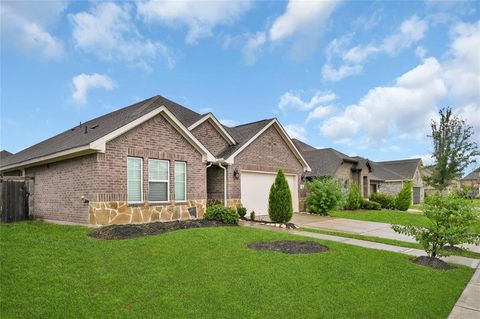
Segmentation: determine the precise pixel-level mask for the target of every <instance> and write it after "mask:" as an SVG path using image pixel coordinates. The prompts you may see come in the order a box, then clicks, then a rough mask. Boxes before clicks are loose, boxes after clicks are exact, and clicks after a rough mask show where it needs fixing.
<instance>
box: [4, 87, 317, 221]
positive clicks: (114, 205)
mask: <svg viewBox="0 0 480 319" xmlns="http://www.w3.org/2000/svg"><path fill="white" fill-rule="evenodd" d="M280 168H281V169H284V171H285V173H286V177H287V180H288V182H289V186H290V188H291V190H292V196H293V205H294V210H295V211H299V192H300V189H301V188H302V185H301V179H300V177H301V176H302V175H303V174H304V172H306V171H309V170H310V167H309V166H308V164H307V162H306V161H305V159H304V158H303V156H302V154H301V153H300V152H299V151H298V150H297V148H296V147H295V145H294V144H293V142H292V141H291V140H290V138H289V137H288V135H287V134H286V132H285V130H284V129H283V127H282V126H281V125H280V123H279V122H278V121H277V120H276V119H269V120H262V121H258V122H253V123H248V124H245V125H240V126H237V127H232V128H229V127H226V126H224V125H222V124H220V123H219V121H218V120H217V119H216V118H215V116H214V115H213V114H211V113H207V114H203V115H201V114H198V113H196V112H194V111H192V110H190V109H187V108H185V107H183V106H181V105H179V104H177V103H174V102H172V101H170V100H168V99H165V98H163V97H161V96H154V97H152V98H149V99H147V100H144V101H142V102H139V103H136V104H133V105H131V106H128V107H125V108H122V109H120V110H117V111H115V112H112V113H109V114H106V115H103V116H101V117H98V118H96V119H93V120H90V121H88V122H86V123H83V124H81V125H79V126H76V127H73V128H71V129H69V130H67V131H65V132H63V133H61V134H59V135H56V136H54V137H52V138H49V139H47V140H45V141H43V142H40V143H38V144H36V145H33V146H31V147H29V148H27V149H25V150H23V151H20V152H18V153H16V154H13V155H11V156H9V157H7V158H5V159H4V160H3V159H2V163H1V166H0V171H1V172H2V174H12V173H14V172H21V175H23V176H26V177H32V178H34V194H33V196H34V207H33V215H34V216H35V217H37V218H42V219H52V220H60V221H67V222H76V223H90V224H121V223H137V222H139V223H140V222H150V221H156V220H162V221H166V220H177V219H189V218H201V217H203V214H204V212H205V209H206V206H207V204H208V203H213V202H220V203H224V204H226V205H228V206H239V205H240V204H242V205H243V206H245V207H246V208H247V209H248V210H249V211H251V210H255V211H256V213H257V215H262V214H266V213H267V206H268V193H269V190H270V186H271V184H272V183H273V180H274V179H275V174H276V172H277V171H278V169H280Z"/></svg>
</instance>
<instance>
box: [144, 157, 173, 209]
mask: <svg viewBox="0 0 480 319" xmlns="http://www.w3.org/2000/svg"><path fill="white" fill-rule="evenodd" d="M148 161H159V162H166V163H167V179H166V180H160V179H158V180H157V179H152V180H151V179H150V165H149V166H148V199H149V201H148V202H149V203H152V204H165V203H170V161H169V160H162V159H158V158H149V159H148ZM150 182H152V183H165V182H167V200H155V201H150Z"/></svg>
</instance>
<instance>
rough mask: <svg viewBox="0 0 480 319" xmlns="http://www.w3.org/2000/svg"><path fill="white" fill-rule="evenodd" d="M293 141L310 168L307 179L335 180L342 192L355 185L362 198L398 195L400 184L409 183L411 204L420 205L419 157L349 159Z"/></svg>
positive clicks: (337, 152)
mask: <svg viewBox="0 0 480 319" xmlns="http://www.w3.org/2000/svg"><path fill="white" fill-rule="evenodd" d="M293 142H294V144H295V145H296V146H297V148H298V150H299V151H300V152H301V153H302V155H303V157H304V158H305V159H306V160H307V162H308V163H309V165H310V167H311V168H312V170H311V171H310V172H307V173H306V176H307V178H309V179H311V178H314V177H326V176H328V177H334V178H337V179H339V180H340V181H341V182H342V183H343V185H344V189H345V190H347V189H348V187H349V185H350V184H351V183H352V182H356V183H357V184H358V185H359V188H360V192H361V193H362V196H363V197H364V198H369V197H370V195H371V194H372V193H377V192H378V193H386V194H390V195H397V194H398V192H399V191H400V190H401V189H402V187H403V183H404V182H405V181H407V180H409V181H412V183H413V196H412V201H413V203H414V204H417V203H421V202H423V198H424V182H423V179H422V174H421V168H422V160H421V159H419V158H416V159H406V160H397V161H385V162H374V161H370V160H368V159H366V158H363V157H360V156H353V157H352V156H348V155H346V154H344V153H342V152H339V151H337V150H335V149H333V148H322V149H317V148H314V147H313V146H310V145H308V144H306V143H304V142H301V141H299V140H295V139H294V140H293Z"/></svg>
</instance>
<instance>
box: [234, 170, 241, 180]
mask: <svg viewBox="0 0 480 319" xmlns="http://www.w3.org/2000/svg"><path fill="white" fill-rule="evenodd" d="M233 178H235V179H240V172H239V171H238V169H235V170H234V171H233Z"/></svg>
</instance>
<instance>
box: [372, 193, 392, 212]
mask: <svg viewBox="0 0 480 319" xmlns="http://www.w3.org/2000/svg"><path fill="white" fill-rule="evenodd" d="M370 200H371V201H374V202H377V203H379V204H380V205H381V207H382V208H385V209H394V208H395V197H394V196H392V195H388V194H384V193H372V194H371V195H370Z"/></svg>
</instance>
